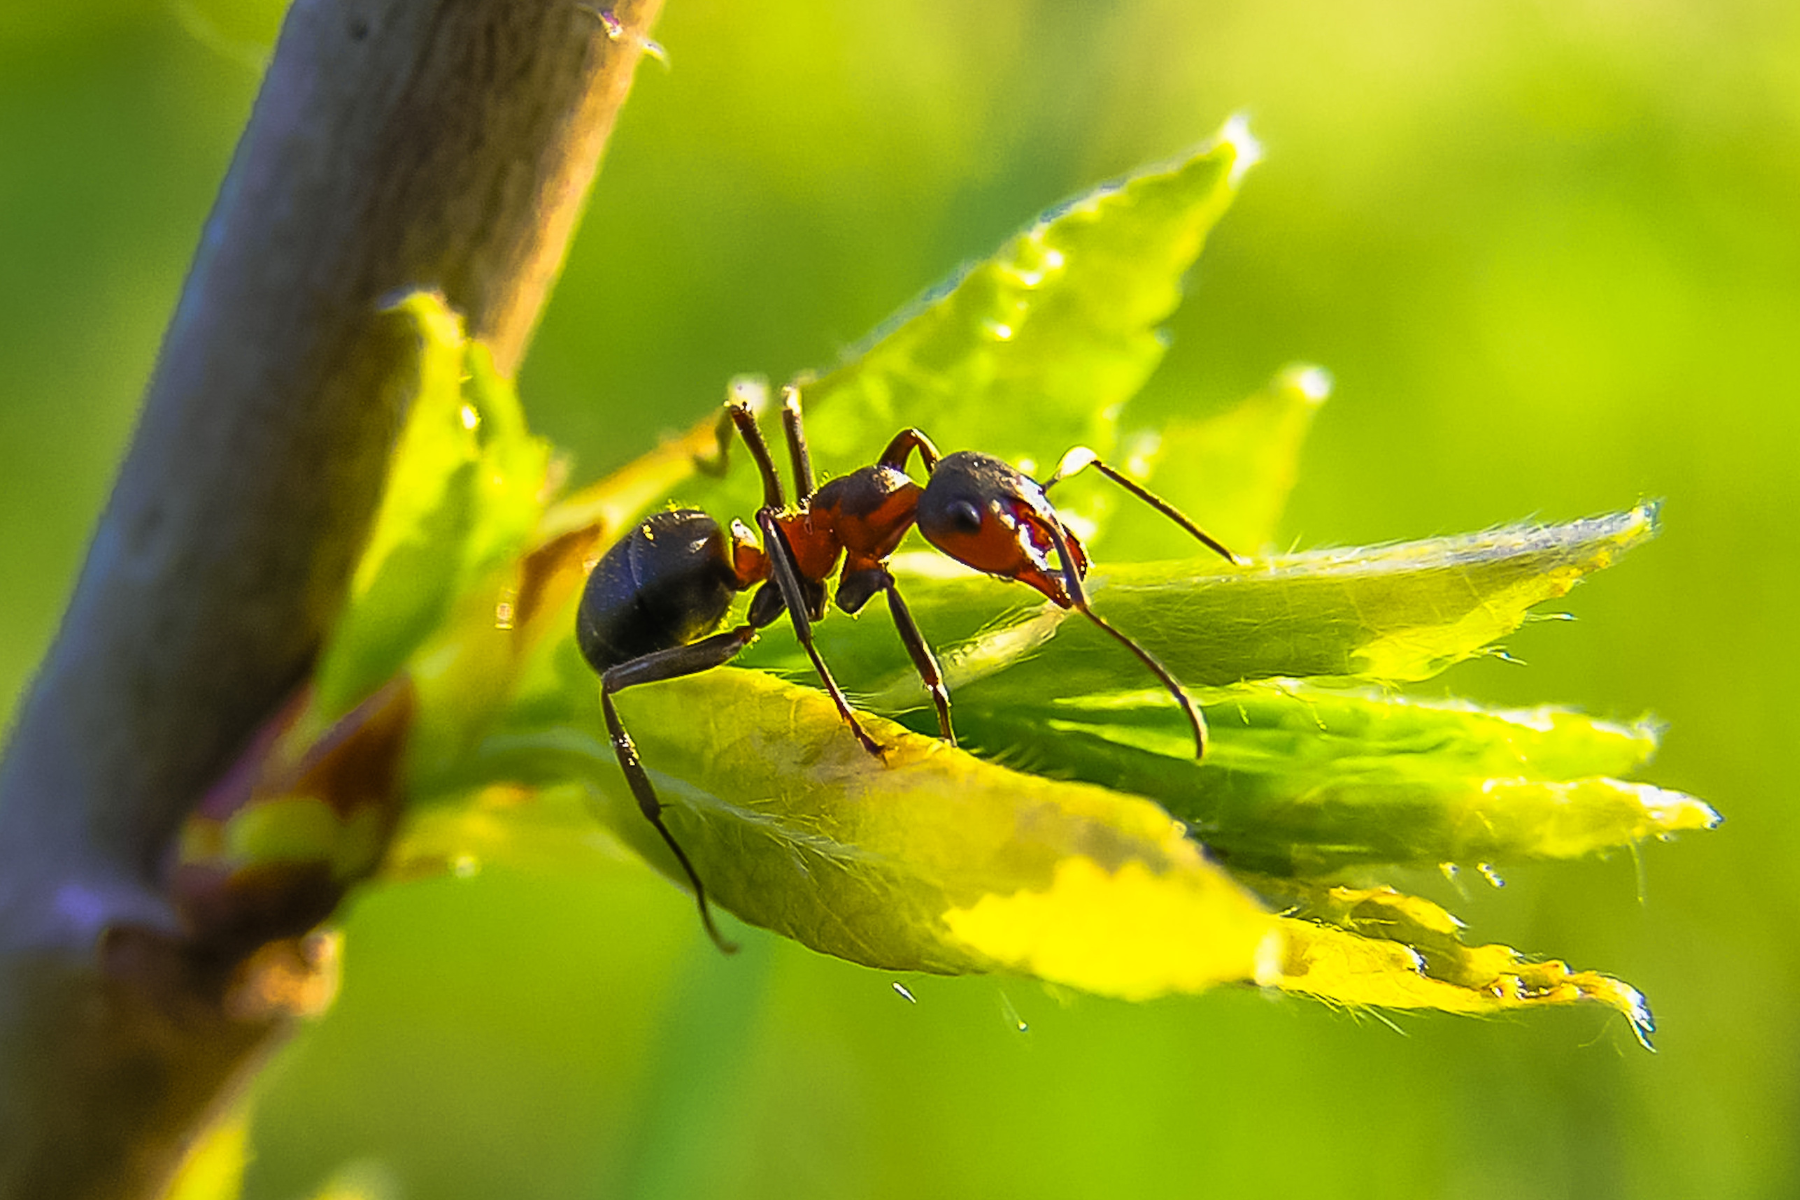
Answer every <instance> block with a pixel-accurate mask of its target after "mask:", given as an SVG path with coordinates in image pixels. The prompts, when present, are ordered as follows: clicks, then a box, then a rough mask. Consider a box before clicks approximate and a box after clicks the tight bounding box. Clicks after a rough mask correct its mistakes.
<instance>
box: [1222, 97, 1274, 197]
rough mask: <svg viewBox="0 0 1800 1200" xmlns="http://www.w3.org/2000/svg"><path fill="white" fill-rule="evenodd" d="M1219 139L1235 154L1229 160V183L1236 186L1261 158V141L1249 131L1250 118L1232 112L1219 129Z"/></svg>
mask: <svg viewBox="0 0 1800 1200" xmlns="http://www.w3.org/2000/svg"><path fill="white" fill-rule="evenodd" d="M1219 141H1220V142H1222V143H1224V144H1225V145H1227V146H1230V147H1231V148H1232V150H1233V151H1235V154H1234V155H1233V157H1232V160H1231V176H1230V183H1231V186H1232V187H1236V186H1237V185H1238V184H1239V183H1241V182H1243V178H1244V173H1245V172H1247V171H1248V170H1249V169H1250V168H1251V167H1254V166H1255V165H1256V164H1257V163H1259V162H1261V161H1262V159H1263V148H1262V143H1261V142H1259V141H1257V140H1256V135H1254V134H1252V133H1251V132H1250V118H1249V116H1247V115H1246V114H1244V113H1233V114H1232V116H1231V119H1230V120H1228V121H1226V122H1225V127H1224V128H1223V129H1221V130H1219Z"/></svg>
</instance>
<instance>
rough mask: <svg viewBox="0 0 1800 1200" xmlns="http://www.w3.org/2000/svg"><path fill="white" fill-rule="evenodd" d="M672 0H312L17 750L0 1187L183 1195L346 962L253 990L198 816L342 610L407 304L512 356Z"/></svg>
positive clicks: (208, 248) (289, 974) (1, 927)
mask: <svg viewBox="0 0 1800 1200" xmlns="http://www.w3.org/2000/svg"><path fill="white" fill-rule="evenodd" d="M659 7H660V0H619V3H618V4H617V5H616V7H615V8H613V9H612V10H610V11H602V10H601V9H599V8H598V7H589V6H587V5H583V4H580V3H574V2H572V0H295V3H294V5H293V7H292V9H291V10H290V12H289V14H288V16H287V19H286V22H285V25H284V27H283V29H282V33H281V38H280V41H279V43H278V45H277V47H276V51H275V55H274V59H273V61H272V62H271V64H270V67H269V71H268V74H267V77H266V78H265V80H264V82H263V86H262V90H261V93H260V94H259V96H258V99H257V102H256V107H255V110H254V112H253V114H252V116H251V119H250V123H249V125H248V127H247V128H246V130H245V133H244V135H243V139H242V141H241V142H240V144H239V146H238V150H237V154H236V156H235V158H234V160H233V162H232V166H231V170H230V172H229V174H228V176H227V178H226V180H225V182H224V185H223V187H222V188H221V190H220V194H219V198H218V200H217V202H216V205H215V207H214V210H213V213H212V215H211V217H210V218H209V220H208V222H207V225H206V229H205V232H204V234H203V236H202V239H201V243H200V247H199V250H198V252H197V254H196V256H195V259H194V263H193V266H192V268H191V271H190V274H189V277H188V280H187V284H186V287H185V289H184V291H183V294H182V298H181V301H180V304H179V306H178V308H177V310H176V312H175V315H174V317H173V319H172V321H171V323H170V326H169V329H168V332H167V334H166V336H165V339H164V342H163V346H162V351H161V355H160V357H159V360H158V363H157V367H156V371H155V373H154V375H153V377H152V379H151V382H150V385H149V388H148V391H147V393H146V396H145V399H144V405H143V410H142V414H141V416H140V418H139V423H138V428H137V431H136V435H135V437H134V440H133V442H132V445H131V449H130V451H129V453H128V456H127V458H126V461H125V463H124V465H123V467H122V469H121V471H120V475H119V478H118V481H117V484H116V485H115V488H114V491H113V495H112V498H111V501H110V502H109V504H108V507H107V510H106V513H105V515H104V516H103V518H102V519H101V522H100V525H99V527H98V529H97V531H96V533H95V535H94V540H93V543H92V545H91V546H90V548H89V551H88V556H87V560H86V563H85V565H84V567H83V570H82V574H81V578H80V581H79V583H78V585H77V588H76V592H75V595H74V598H73V600H72V601H71V604H70V607H69V610H68V612H67V614H66V615H65V617H64V620H63V625H62V628H61V630H60V632H59V634H58V637H57V641H56V643H55V645H54V647H53V648H52V650H51V652H50V654H49V656H48V658H47V659H46V661H45V663H44V665H43V667H42V668H41V671H40V674H39V676H38V678H37V680H36V681H35V683H34V685H33V687H32V689H31V691H30V693H29V695H28V696H27V698H26V700H25V702H24V703H23V705H22V706H21V709H20V713H19V717H18V722H17V725H16V727H15V730H14V733H13V737H12V741H11V744H10V745H9V747H8V749H7V754H6V758H5V761H4V763H3V764H0V1196H31V1197H34V1198H38V1197H62V1196H68V1197H128V1196H130V1197H141V1196H148V1195H154V1194H156V1193H157V1192H158V1191H159V1190H160V1189H161V1188H162V1186H163V1185H164V1182H165V1181H166V1180H167V1178H168V1176H169V1174H170V1172H171V1171H172V1169H173V1168H174V1166H175V1165H176V1164H177V1162H178V1161H179V1158H180V1155H181V1153H182V1151H183V1149H184V1147H185V1146H186V1144H187V1143H188V1142H189V1141H190V1140H191V1138H192V1137H193V1136H194V1134H195V1133H196V1132H197V1131H198V1130H199V1129H200V1128H202V1127H203V1125H204V1122H205V1120H206V1118H207V1117H208V1115H209V1114H210V1113H211V1112H213V1111H214V1110H215V1109H216V1108H217V1106H218V1105H219V1104H220V1103H221V1102H222V1100H223V1098H224V1097H226V1096H228V1095H229V1094H230V1091H231V1089H232V1085H233V1084H234V1082H236V1081H238V1080H241V1079H242V1078H243V1077H244V1076H245V1075H246V1073H247V1071H248V1070H249V1069H250V1068H251V1066H252V1064H253V1063H254V1062H255V1061H256V1060H257V1058H258V1057H259V1055H260V1054H261V1053H262V1052H263V1051H265V1050H266V1049H267V1048H268V1047H269V1046H270V1045H271V1044H272V1043H273V1042H274V1041H275V1040H276V1039H277V1038H278V1037H279V1035H280V1033H281V1032H282V1031H283V1030H284V1029H285V1028H286V1027H288V1025H289V1024H291V1021H292V1019H293V1012H294V1010H295V1009H296V1008H302V1007H304V1005H305V999H306V996H307V994H308V991H309V987H308V981H309V980H311V981H313V983H315V984H316V982H317V980H318V978H319V977H320V975H321V973H323V972H326V971H328V970H329V964H328V963H325V962H322V961H320V960H319V959H318V958H317V956H316V954H313V951H316V949H317V947H316V946H314V947H312V948H311V949H310V950H309V949H308V947H306V946H301V945H295V946H291V947H288V948H287V950H286V951H284V952H283V953H281V954H278V955H277V961H275V962H273V963H272V964H264V966H263V968H262V970H263V976H264V984H265V985H268V986H265V987H264V990H263V991H261V992H259V993H256V995H258V996H260V999H258V1000H255V1001H254V1002H246V1001H245V999H244V997H245V995H246V992H245V990H244V988H243V987H242V986H241V985H242V983H243V980H242V977H241V975H240V977H239V978H238V979H237V981H236V983H229V984H228V982H227V981H226V980H225V979H224V978H223V977H222V976H221V974H220V972H219V970H218V968H217V964H208V963H205V962H200V961H197V959H196V956H195V955H194V954H193V953H192V949H193V948H192V947H191V946H190V945H188V944H187V942H186V935H185V934H184V932H183V930H182V929H181V927H180V924H179V922H178V921H176V919H175V918H174V916H173V915H172V912H171V910H170V906H169V904H168V901H167V897H166V881H165V880H164V878H163V871H164V864H165V863H166V861H167V857H168V853H169V849H170V845H171V840H172V839H173V837H174V836H175V834H176V833H177V831H178V830H179V828H180V826H181V823H182V821H183V819H184V817H185V816H186V815H187V814H188V813H189V812H190V811H191V810H192V809H193V807H194V804H195V802H196V800H197V798H198V797H199V796H200V795H201V794H202V792H203V791H204V790H205V789H206V787H207V786H208V784H209V783H210V782H212V781H213V780H215V779H216V778H217V777H218V776H219V774H220V772H221V771H222V770H223V769H224V767H225V766H226V765H227V764H228V763H229V761H230V760H231V759H232V757H233V756H234V755H235V754H236V753H237V752H238V751H239V750H240V749H241V748H242V746H243V745H244V743H245V741H246V739H247V738H248V737H249V735H250V733H251V732H252V731H253V730H254V729H255V728H256V727H257V726H258V725H259V724H260V723H261V722H262V721H263V720H264V719H266V718H267V717H268V716H269V714H270V713H271V712H272V711H274V709H275V708H276V707H277V706H278V705H279V704H280V703H281V701H282V699H283V698H284V697H285V696H286V695H287V694H288V693H289V691H290V690H291V689H292V687H293V686H294V685H295V683H296V682H297V681H298V680H300V679H302V678H303V677H304V676H305V674H306V673H307V671H308V668H309V667H310V665H311V663H312V661H313V658H314V656H315V654H316V652H317V649H318V646H319V644H320V639H321V637H322V636H323V633H324V631H325V630H326V629H327V628H328V627H329V626H330V624H331V622H332V620H333V619H334V617H335V615H336V614H337V612H338V611H339V609H340V607H341V605H342V602H343V598H344V594H345V589H346V586H347V583H348V580H349V577H350V572H351V570H352V567H353V565H354V562H355V558H356V555H357V553H358V551H359V549H360V547H361V545H362V543H363V540H364V538H365V536H366V534H367V530H368V526H369V522H370V519H371V514H372V512H373V508H374V505H375V503H376V500H377V499H378V496H379V491H380V488H381V484H382V479H383V473H384V470H385V467H386V463H387V455H388V451H389V448H390V446H391V443H392V441H393V437H394V434H395V431H396V429H397V427H398V423H399V420H400V417H401V411H400V410H401V408H402V406H403V404H404V400H405V397H404V394H403V392H402V390H401V388H400V387H399V386H398V385H396V384H395V383H394V382H393V381H394V379H395V377H396V372H395V366H396V364H397V363H399V362H401V361H403V359H404V356H405V355H406V354H407V353H408V352H409V347H408V345H407V344H406V341H405V334H404V330H403V328H402V327H401V326H400V324H399V323H398V322H395V321H394V320H392V319H391V318H384V317H381V316H380V315H378V311H377V310H378V308H379V307H380V304H381V302H382V300H383V299H384V297H387V296H390V295H393V294H394V293H396V292H397V291H399V290H402V289H407V288H411V287H415V286H424V287H436V288H438V289H440V290H442V291H443V292H444V294H445V295H446V296H447V297H448V298H449V300H450V303H451V304H452V305H453V306H454V307H456V308H458V309H460V310H461V311H462V312H463V313H464V314H465V316H466V317H467V320H468V324H469V327H470V330H471V332H472V333H474V334H475V335H476V336H479V337H481V338H484V339H486V340H487V341H488V342H489V343H490V344H491V345H492V347H493V349H494V352H495V357H496V360H497V361H498V363H499V365H500V367H501V369H502V370H505V371H508V372H510V371H512V370H513V369H514V368H515V367H516V366H517V364H518V361H519V358H520V355H521V354H522V353H523V350H524V346H525V344H526V341H527V340H528V338H529V337H530V334H531V330H532V327H533V325H534V324H535V322H536V320H537V316H538V312H539V310H540V308H541V306H542V304H543V301H544V297H545V294H546V292H547V290H548V288H549V286H550V284H551V282H552V281H553V279H554V277H555V275H556V273H557V271H558V269H559V267H560V265H561V262H562V260H563V256H564V252H565V249H566V246H567V242H568V238H569V236H570V234H571V232H572V230H573V228H574V225H575V222H576V220H577V218H578V216H579V213H580V209H581V206H582V203H583V200H584V198H585V195H586V192H587V188H588V185H589V183H590V181H591V180H592V177H593V174H594V170H595V168H596V166H597V163H598V160H599V155H600V150H601V147H602V145H603V144H604V142H605V139H606V136H607V134H608V132H609V131H610V129H611V126H612V122H613V118H614V116H615V115H616V113H617V111H618V108H619V106H620V104H621V103H622V102H623V100H624V97H625V93H626V91H627V90H628V88H629V86H630V82H631V77H632V73H633V70H634V68H635V67H636V64H637V61H638V59H639V58H640V57H641V56H642V52H643V45H644V42H643V39H644V36H645V34H646V31H647V29H648V27H649V25H650V23H651V22H652V21H653V19H654V17H655V14H656V11H657V10H658V8H659ZM309 955H311V956H309ZM271 981H274V984H271ZM281 981H286V982H285V985H284V986H275V984H280V983H281ZM311 990H312V991H313V992H316V990H317V988H316V986H315V987H313V988H312V989H311Z"/></svg>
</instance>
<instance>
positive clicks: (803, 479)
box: [781, 383, 818, 508]
mask: <svg viewBox="0 0 1800 1200" xmlns="http://www.w3.org/2000/svg"><path fill="white" fill-rule="evenodd" d="M781 428H782V431H783V432H784V433H786V434H787V444H788V460H789V461H790V462H792V463H793V464H794V503H796V504H798V505H800V506H801V507H802V508H804V507H806V502H807V501H808V500H811V499H812V495H813V493H814V492H815V491H817V490H818V489H817V488H816V487H814V486H813V472H812V456H811V455H810V454H808V453H807V451H806V430H805V428H804V427H802V425H801V423H800V389H799V388H797V387H795V386H794V385H793V384H791V383H790V384H788V385H787V386H786V387H784V388H782V389H781Z"/></svg>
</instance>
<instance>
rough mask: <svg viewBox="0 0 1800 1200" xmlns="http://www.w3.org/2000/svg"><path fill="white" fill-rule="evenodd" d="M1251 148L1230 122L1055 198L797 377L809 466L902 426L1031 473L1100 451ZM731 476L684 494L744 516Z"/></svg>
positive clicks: (849, 453) (747, 476)
mask: <svg viewBox="0 0 1800 1200" xmlns="http://www.w3.org/2000/svg"><path fill="white" fill-rule="evenodd" d="M1259 153H1260V151H1259V150H1258V148H1257V146H1256V143H1255V141H1254V139H1252V138H1251V137H1250V135H1249V132H1248V130H1247V128H1245V126H1244V125H1243V123H1242V122H1241V121H1236V120H1234V121H1233V122H1231V123H1230V124H1228V125H1227V126H1226V127H1225V129H1224V130H1222V131H1221V132H1220V134H1219V135H1218V137H1217V138H1215V139H1214V140H1213V141H1212V142H1209V143H1207V144H1206V145H1204V146H1202V147H1200V148H1199V149H1198V150H1196V151H1194V152H1193V153H1192V154H1189V155H1187V156H1185V157H1183V158H1181V159H1178V160H1176V161H1174V162H1171V163H1168V164H1165V165H1162V166H1156V167H1149V168H1145V169H1144V170H1142V171H1139V172H1137V173H1135V174H1133V175H1132V176H1131V177H1130V178H1128V179H1124V180H1120V181H1117V182H1114V183H1110V184H1107V185H1105V186H1102V187H1100V188H1096V189H1095V190H1093V191H1091V192H1089V193H1087V194H1085V195H1082V196H1079V197H1077V198H1075V199H1073V200H1070V201H1067V202H1065V203H1063V204H1060V205H1058V206H1056V207H1055V208H1053V209H1051V210H1050V211H1049V212H1047V213H1045V214H1044V215H1043V216H1041V217H1040V218H1039V219H1038V220H1037V221H1035V222H1033V223H1032V224H1031V225H1030V226H1028V227H1027V228H1026V229H1024V230H1023V231H1021V232H1020V233H1018V234H1017V235H1015V236H1014V237H1013V238H1012V239H1011V240H1009V241H1008V242H1007V243H1006V244H1005V245H1004V246H1002V247H1000V249H999V250H998V251H997V252H996V253H995V254H994V255H993V256H992V257H990V258H987V259H985V260H983V261H981V262H979V263H976V264H974V265H972V266H970V267H968V268H967V269H966V270H964V271H963V272H961V273H960V274H959V275H958V276H956V277H955V278H953V279H952V280H950V281H949V282H947V283H946V284H943V285H940V286H939V287H937V288H935V289H933V290H932V291H931V292H930V293H928V294H927V295H926V296H925V297H924V298H923V299H922V300H921V301H920V302H919V303H918V304H916V305H915V306H913V307H912V308H911V309H909V310H907V311H906V312H903V313H901V314H900V315H899V316H897V317H896V318H894V319H893V320H892V321H890V322H889V323H888V324H887V325H885V326H883V327H882V328H881V329H878V330H877V331H876V332H875V333H874V334H872V335H870V337H869V338H868V339H867V340H866V341H865V342H863V343H862V344H861V345H859V346H857V347H855V348H854V349H853V350H852V351H851V352H850V354H849V355H848V357H847V358H846V360H845V361H844V362H843V363H841V364H840V365H839V366H837V367H836V368H835V369H833V370H831V371H828V372H826V373H825V374H823V375H822V376H820V377H818V378H817V379H805V378H803V379H802V380H800V381H798V383H799V386H800V391H801V395H802V397H803V399H804V403H805V406H806V419H807V425H806V428H807V438H808V441H809V443H810V446H811V451H812V455H813V460H814V462H815V463H816V464H817V465H818V466H819V468H820V469H821V470H822V472H823V474H824V475H825V476H827V477H828V476H830V475H833V474H842V473H844V472H848V471H851V470H854V469H856V468H857V467H860V466H863V465H865V464H867V463H869V462H871V461H873V460H874V458H875V455H876V454H877V453H879V451H880V449H881V448H882V446H884V445H886V443H887V441H888V439H889V438H891V437H893V435H894V434H895V433H897V432H898V431H899V430H901V429H903V428H906V427H915V428H918V429H922V430H923V431H924V432H925V433H926V434H927V435H928V436H929V437H931V438H933V439H934V440H936V441H937V442H938V444H939V447H940V448H941V449H943V450H946V451H949V450H958V449H964V448H977V449H980V450H983V451H985V452H987V453H989V454H996V455H999V456H1000V457H1002V458H1005V459H1007V460H1009V461H1013V462H1021V463H1024V462H1032V463H1037V464H1047V465H1046V466H1045V469H1046V471H1047V470H1048V469H1049V466H1054V464H1055V462H1056V460H1057V458H1058V457H1060V456H1061V455H1062V453H1063V452H1064V451H1065V450H1067V449H1069V448H1070V447H1071V446H1073V445H1076V444H1091V445H1093V446H1094V447H1096V448H1097V449H1099V450H1101V451H1102V452H1103V453H1106V452H1110V451H1111V449H1112V447H1113V442H1114V428H1115V424H1116V421H1117V417H1118V413H1119V410H1120V408H1121V407H1122V406H1123V404H1124V403H1125V401H1126V400H1128V399H1130V398H1131V396H1132V395H1134V394H1135V393H1136V392H1137V390H1138V389H1139V388H1140V387H1142V386H1143V383H1144V381H1145V380H1146V379H1147V378H1149V376H1150V373H1151V372H1152V371H1154V370H1155V369H1156V366H1157V364H1158V363H1160V362H1161V361H1162V356H1163V353H1164V351H1165V349H1166V343H1165V340H1164V338H1163V337H1162V335H1161V333H1160V332H1159V330H1158V328H1157V326H1158V325H1159V324H1160V323H1161V322H1162V321H1163V320H1165V319H1166V318H1167V317H1168V316H1169V315H1170V314H1171V313H1172V312H1174V311H1175V308H1176V306H1177V305H1178V304H1179V303H1180V300H1181V280H1182V276H1183V275H1185V274H1186V272H1187V269H1188V268H1189V267H1190V266H1191V265H1192V264H1193V262H1194V260H1195V258H1197V257H1198V256H1199V254H1200V250H1201V247H1202V246H1203V245H1204V244H1205V241H1206V236H1207V234H1208V233H1209V232H1210V231H1211V230H1212V227H1213V225H1214V224H1216V223H1217V222H1218V219H1219V218H1220V216H1222V215H1223V214H1224V212H1225V209H1226V208H1227V206H1229V204H1230V203H1231V199H1232V197H1233V196H1234V195H1235V194H1236V192H1237V185H1238V182H1239V180H1240V178H1241V177H1242V175H1243V173H1244V172H1245V171H1246V170H1247V169H1248V168H1249V167H1250V165H1251V164H1253V163H1254V162H1255V161H1256V158H1257V156H1258V154H1259ZM733 475H734V484H733V486H732V487H731V488H729V489H715V488H710V487H707V486H705V485H703V484H700V483H699V482H698V481H696V484H695V485H694V486H693V488H692V489H691V490H692V491H693V492H695V493H696V494H698V495H699V496H700V497H701V498H702V499H703V500H705V501H706V502H707V503H708V504H709V505H710V506H719V507H721V511H723V507H724V506H731V505H735V507H736V508H737V509H738V510H739V511H748V510H749V509H750V507H752V506H753V505H754V504H755V503H756V498H757V497H758V496H760V495H761V490H760V486H758V485H756V483H755V480H754V476H753V473H752V472H750V471H748V470H746V469H743V468H742V466H741V465H740V467H739V469H738V470H736V471H734V473H733Z"/></svg>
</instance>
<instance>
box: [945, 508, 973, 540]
mask: <svg viewBox="0 0 1800 1200" xmlns="http://www.w3.org/2000/svg"><path fill="white" fill-rule="evenodd" d="M945 515H946V516H948V517H949V518H950V527H951V528H952V529H954V530H956V532H958V533H980V532H981V510H980V509H978V508H976V507H975V506H974V505H973V504H971V503H970V502H969V501H967V500H957V501H953V502H952V503H951V505H950V507H949V509H948V510H947V511H946V513H945Z"/></svg>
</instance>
